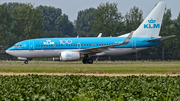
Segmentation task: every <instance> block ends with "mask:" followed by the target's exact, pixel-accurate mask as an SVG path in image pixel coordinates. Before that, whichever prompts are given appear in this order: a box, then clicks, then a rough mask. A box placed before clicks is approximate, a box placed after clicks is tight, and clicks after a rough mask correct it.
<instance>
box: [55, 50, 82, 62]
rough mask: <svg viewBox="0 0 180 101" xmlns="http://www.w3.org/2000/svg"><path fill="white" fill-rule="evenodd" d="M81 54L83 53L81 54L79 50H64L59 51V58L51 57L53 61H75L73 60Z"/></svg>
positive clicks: (77, 58) (80, 56)
mask: <svg viewBox="0 0 180 101" xmlns="http://www.w3.org/2000/svg"><path fill="white" fill-rule="evenodd" d="M83 56H84V55H81V54H80V53H79V52H70V51H65V52H61V55H60V57H59V58H58V57H55V58H53V61H75V60H79V59H80V58H82V57H83Z"/></svg>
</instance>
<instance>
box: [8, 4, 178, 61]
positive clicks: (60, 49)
mask: <svg viewBox="0 0 180 101" xmlns="http://www.w3.org/2000/svg"><path fill="white" fill-rule="evenodd" d="M164 10H165V2H159V3H158V4H157V5H156V6H155V7H154V8H153V10H152V11H151V12H150V14H149V15H148V16H147V17H146V19H145V20H144V21H143V22H142V23H141V25H140V26H139V27H138V28H137V29H136V30H135V31H132V32H130V33H127V34H124V35H121V36H118V37H100V36H99V37H82V38H79V37H77V38H76V37H75V38H40V39H29V40H25V41H21V42H18V43H16V44H15V45H14V46H12V47H10V48H8V49H7V50H6V53H8V54H10V55H12V56H15V57H18V59H19V60H23V61H24V63H25V64H28V61H29V60H31V59H32V58H53V60H54V61H76V60H80V59H81V58H83V59H82V62H83V63H84V64H92V63H93V59H92V57H101V56H118V55H124V54H129V53H134V52H136V51H140V50H144V49H147V48H149V47H152V46H155V45H158V44H159V43H160V42H161V41H162V40H164V39H167V38H171V37H174V36H175V35H171V36H165V37H161V36H159V32H160V28H161V24H162V19H163V14H164Z"/></svg>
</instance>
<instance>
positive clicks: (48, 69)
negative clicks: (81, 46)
mask: <svg viewBox="0 0 180 101" xmlns="http://www.w3.org/2000/svg"><path fill="white" fill-rule="evenodd" d="M28 74H39V75H94V76H130V75H137V76H139V75H146V76H155V75H157V76H166V75H171V76H177V75H179V74H180V61H97V62H94V63H93V64H82V62H81V61H73V62H54V61H29V64H27V65H26V64H24V62H23V61H0V75H28Z"/></svg>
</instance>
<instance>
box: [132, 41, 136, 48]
mask: <svg viewBox="0 0 180 101" xmlns="http://www.w3.org/2000/svg"><path fill="white" fill-rule="evenodd" d="M132 49H136V40H132Z"/></svg>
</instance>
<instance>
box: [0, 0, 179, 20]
mask: <svg viewBox="0 0 180 101" xmlns="http://www.w3.org/2000/svg"><path fill="white" fill-rule="evenodd" d="M5 2H6V3H8V2H19V3H31V4H34V5H35V7H36V6H39V5H43V6H53V7H55V8H61V10H62V12H63V13H64V14H66V15H68V17H69V20H70V21H72V22H73V21H74V20H76V19H77V15H78V12H79V11H81V10H85V9H89V8H90V7H93V8H97V7H98V6H99V4H101V3H106V2H109V3H117V4H118V5H117V7H118V10H119V12H121V13H122V15H123V16H124V15H125V14H126V13H127V12H129V10H130V9H131V8H133V7H134V6H137V7H139V8H140V9H141V10H142V11H143V18H145V17H146V16H147V15H148V14H149V13H150V11H151V10H152V9H153V7H154V6H155V5H156V3H158V2H166V5H167V6H166V7H167V9H169V8H170V9H171V13H172V19H177V17H178V15H179V12H180V6H179V4H180V0H163V1H162V0H0V4H3V3H5Z"/></svg>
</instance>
